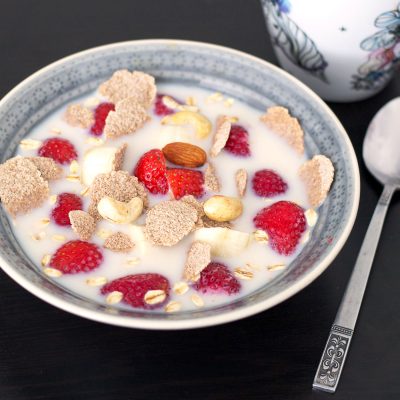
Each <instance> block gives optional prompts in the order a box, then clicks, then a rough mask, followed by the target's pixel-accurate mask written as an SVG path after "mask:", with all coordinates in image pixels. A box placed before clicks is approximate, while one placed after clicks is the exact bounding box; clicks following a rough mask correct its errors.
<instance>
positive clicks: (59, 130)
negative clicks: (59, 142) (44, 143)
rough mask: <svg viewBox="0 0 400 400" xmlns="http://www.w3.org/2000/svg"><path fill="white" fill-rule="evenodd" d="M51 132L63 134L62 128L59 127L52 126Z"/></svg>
mask: <svg viewBox="0 0 400 400" xmlns="http://www.w3.org/2000/svg"><path fill="white" fill-rule="evenodd" d="M50 132H51V133H54V134H56V135H61V133H62V132H61V129H59V128H51V129H50Z"/></svg>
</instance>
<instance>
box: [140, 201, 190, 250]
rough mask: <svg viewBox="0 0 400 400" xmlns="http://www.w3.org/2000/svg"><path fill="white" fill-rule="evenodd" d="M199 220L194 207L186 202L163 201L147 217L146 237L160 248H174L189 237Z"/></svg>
mask: <svg viewBox="0 0 400 400" xmlns="http://www.w3.org/2000/svg"><path fill="white" fill-rule="evenodd" d="M197 219H198V214H197V211H196V209H195V208H194V207H192V206H191V205H189V204H187V203H186V202H184V201H179V200H170V201H163V202H160V203H158V204H156V205H155V206H154V207H152V208H151V209H150V210H149V211H148V213H147V216H146V226H145V236H146V238H147V240H149V241H150V243H152V244H154V245H158V246H173V245H174V244H176V243H178V242H179V241H180V240H182V239H183V238H184V237H185V236H186V235H188V234H189V233H190V232H191V231H192V229H193V228H194V226H195V223H196V221H197Z"/></svg>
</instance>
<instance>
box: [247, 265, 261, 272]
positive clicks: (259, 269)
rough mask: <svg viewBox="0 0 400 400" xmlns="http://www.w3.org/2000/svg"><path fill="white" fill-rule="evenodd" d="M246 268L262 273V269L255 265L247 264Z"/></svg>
mask: <svg viewBox="0 0 400 400" xmlns="http://www.w3.org/2000/svg"><path fill="white" fill-rule="evenodd" d="M246 268H247V269H254V270H255V271H261V267H260V266H259V265H257V264H253V263H246Z"/></svg>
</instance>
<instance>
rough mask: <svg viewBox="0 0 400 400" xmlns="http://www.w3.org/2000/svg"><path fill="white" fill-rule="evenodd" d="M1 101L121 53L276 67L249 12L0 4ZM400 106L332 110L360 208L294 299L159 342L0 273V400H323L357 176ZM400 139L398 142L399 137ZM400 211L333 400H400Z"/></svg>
mask: <svg viewBox="0 0 400 400" xmlns="http://www.w3.org/2000/svg"><path fill="white" fill-rule="evenodd" d="M0 5H1V8H0V54H1V58H0V96H3V95H4V94H6V93H7V92H8V91H9V90H10V89H11V88H12V87H13V86H15V85H16V84H17V83H19V82H20V81H21V80H22V79H24V78H26V77H27V76H28V75H30V74H31V73H32V72H34V71H36V70H37V69H39V68H41V67H43V66H45V65H46V64H48V63H50V62H52V61H55V60H57V59H59V58H61V57H64V56H65V55H69V54H71V53H74V52H76V51H79V50H83V49H86V48H89V47H93V46H97V45H101V44H105V43H111V42H117V41H122V40H130V39H143V38H181V39H192V40H200V41H206V42H214V43H218V44H222V45H226V46H230V47H233V48H236V49H240V50H243V51H246V52H248V53H250V54H253V55H255V56H258V57H261V58H263V59H266V60H268V61H271V62H272V63H276V59H275V57H274V55H273V52H272V49H271V45H270V42H269V39H268V37H267V33H266V29H265V26H264V20H263V16H262V13H261V8H260V6H259V3H258V1H257V0H246V1H244V0H242V1H233V0H197V1H193V0H169V1H162V0H158V1H156V0H140V1H137V0H124V1H122V0H116V1H110V0H108V1H104V0H96V1H94V0H90V1H89V0H86V1H78V0H69V1H54V0H53V1H51V0H46V1H44V0H41V1H29V0H20V1H15V0H2V1H1V4H0ZM399 94H400V79H399V77H397V78H396V80H394V81H392V82H391V83H390V85H389V86H388V87H387V88H386V89H385V90H384V91H383V92H381V93H380V94H379V95H377V96H375V97H374V98H372V99H369V100H366V101H363V102H358V103H351V104H330V106H331V107H332V109H333V111H334V112H335V113H336V114H337V116H338V117H339V119H340V120H341V121H342V123H343V125H344V126H345V128H346V130H347V132H348V133H349V136H350V138H351V141H352V143H353V145H354V148H355V150H356V153H357V156H358V159H359V161H360V169H361V203H360V209H359V212H358V216H357V220H356V223H355V226H354V229H353V232H352V233H351V235H350V238H349V240H348V241H347V243H346V245H345V246H344V248H343V250H342V251H341V253H340V255H339V256H338V257H337V258H336V260H335V261H334V262H333V263H332V265H331V266H330V267H329V268H328V270H327V271H326V272H325V273H324V274H323V275H322V276H321V277H320V278H318V279H317V280H316V281H315V282H313V283H312V284H311V285H310V286H308V287H307V288H306V289H304V290H303V291H302V292H301V293H299V294H297V295H295V296H294V297H292V298H291V299H289V300H288V301H286V302H284V303H283V304H280V305H278V306H276V307H274V308H273V309H271V310H268V311H265V312H263V313H261V314H258V315H256V316H253V317H250V318H247V319H245V320H242V321H237V322H233V323H230V324H227V325H222V326H217V327H212V328H204V329H198V330H189V331H176V332H157V331H142V330H129V329H124V328H117V327H113V326H107V325H102V324H100V323H96V322H91V321H88V320H85V319H82V318H79V317H76V316H73V315H71V314H68V313H66V312H64V311H61V310H58V309H56V308H55V307H52V306H50V305H48V304H46V303H45V302H43V301H41V300H39V299H37V298H36V297H34V296H33V295H31V294H30V293H28V292H27V291H25V290H24V289H22V288H21V287H19V286H18V285H17V284H16V283H14V282H13V281H12V280H11V279H10V278H9V277H8V276H6V275H5V274H4V273H3V272H0V299H1V300H0V399H1V400H14V399H15V400H17V399H18V400H22V399H30V400H39V399H40V400H42V399H43V400H44V399H46V400H58V399H68V400H80V399H84V400H88V399H96V400H110V399H150V398H152V399H153V398H154V399H203V400H205V399H212V400H215V399H296V400H300V399H304V400H305V399H328V398H331V397H330V396H331V395H329V394H326V393H321V392H315V391H313V390H312V389H311V384H312V380H313V377H314V373H315V370H316V367H317V364H318V362H319V358H320V356H321V352H322V349H323V347H324V345H325V341H326V339H327V335H328V331H329V328H330V326H331V324H332V322H333V318H334V316H335V313H336V310H337V307H338V304H339V302H340V299H341V296H342V294H343V292H344V289H345V286H346V282H347V280H348V278H349V275H350V272H351V270H352V267H353V265H354V262H355V259H356V256H357V253H358V250H359V248H360V245H361V242H362V239H363V236H364V234H365V231H366V229H367V226H368V222H369V220H370V217H371V215H372V212H373V210H374V207H375V204H376V202H377V199H378V196H379V194H380V191H381V187H380V185H379V184H378V183H377V182H376V181H375V180H374V179H373V178H372V177H371V176H370V175H369V174H368V172H367V171H366V169H365V167H364V165H363V164H362V162H361V148H362V141H363V137H364V133H365V130H366V128H367V125H368V122H369V121H370V120H371V118H372V116H373V115H374V114H375V112H376V111H377V110H378V109H379V108H380V107H381V106H382V105H383V104H384V103H386V102H387V101H388V100H390V99H391V98H393V97H395V96H398V95H399ZM399 134H400V133H399ZM399 221H400V201H399V196H395V198H394V201H393V203H392V205H391V208H390V210H389V213H388V217H387V221H386V223H385V226H384V229H383V234H382V238H381V242H380V245H379V249H378V252H377V254H376V257H375V263H374V269H373V271H372V274H371V277H370V281H369V284H368V288H367V291H366V295H365V299H364V303H363V306H362V310H361V314H360V317H359V320H358V324H357V328H356V333H355V336H354V337H353V342H352V345H351V349H350V352H349V355H348V359H347V362H346V366H345V369H344V372H343V375H342V378H341V382H340V385H339V389H338V391H337V393H336V394H335V395H334V398H336V399H338V400H339V399H345V400H351V399H362V400H369V399H371V400H372V399H373V400H376V399H386V400H388V399H399V398H400V378H399V374H398V372H399V371H398V364H399V356H400V341H399V339H398V338H399V336H400V335H399V334H400V313H399V308H400V300H399V299H400V297H399V295H398V293H399V291H400V281H398V279H399V277H400V271H399V268H400V265H399V262H398V257H397V254H398V249H399V247H400V229H399V226H400V223H399Z"/></svg>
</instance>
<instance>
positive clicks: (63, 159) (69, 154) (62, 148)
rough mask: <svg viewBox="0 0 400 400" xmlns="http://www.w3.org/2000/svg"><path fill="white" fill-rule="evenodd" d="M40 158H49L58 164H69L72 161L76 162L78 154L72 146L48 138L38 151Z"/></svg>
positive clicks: (62, 140)
mask: <svg viewBox="0 0 400 400" xmlns="http://www.w3.org/2000/svg"><path fill="white" fill-rule="evenodd" d="M38 154H39V156H41V157H49V158H52V159H53V160H54V161H56V162H58V163H60V164H70V163H71V161H72V160H76V158H77V157H78V153H77V152H76V150H75V147H74V145H73V144H72V143H71V142H70V141H68V140H66V139H60V138H50V139H47V140H45V141H44V142H43V144H42V145H41V146H40V148H39V150H38Z"/></svg>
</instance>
